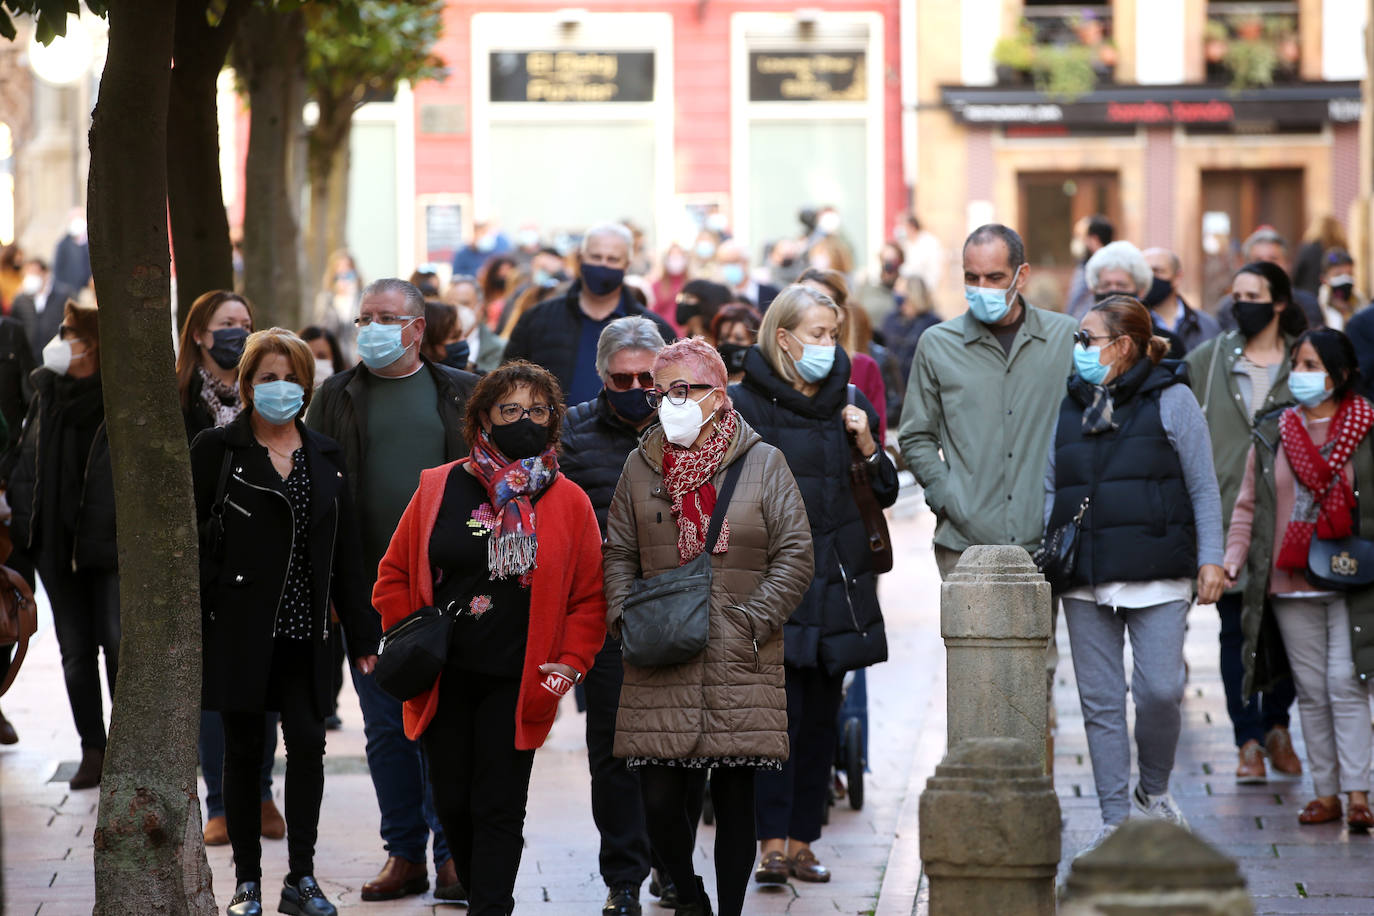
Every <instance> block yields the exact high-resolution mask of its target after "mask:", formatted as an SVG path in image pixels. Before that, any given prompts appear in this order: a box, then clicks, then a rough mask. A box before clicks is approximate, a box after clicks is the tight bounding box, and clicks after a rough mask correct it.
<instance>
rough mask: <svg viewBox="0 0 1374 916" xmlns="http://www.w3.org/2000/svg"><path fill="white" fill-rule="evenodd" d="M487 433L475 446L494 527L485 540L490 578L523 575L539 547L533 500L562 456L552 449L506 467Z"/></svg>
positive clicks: (474, 463)
mask: <svg viewBox="0 0 1374 916" xmlns="http://www.w3.org/2000/svg"><path fill="white" fill-rule="evenodd" d="M507 460H508V459H507V458H506V456H505V455H502V454H501V452H500V450H499V449H497V447H496V445H495V444H494V443H493V442H492V441H491V437H490V436H488V435H487V433H486V431H485V430H484V431H483V432H482V433H480V434H479V435H478V437H477V441H476V442H474V443H473V445H472V469H473V470H474V471H476V472H477V474H476V476H477V479H478V481H480V482H481V484H482V486H484V487H486V488H487V495H488V497H490V499H491V507H492V509H493V510H494V511H495V513H496V527H495V529H494V530H493V531H492V533H491V537H490V539H489V540H488V541H487V569H488V571H489V572H490V573H491V575H492V578H495V579H506V578H509V577H511V576H520V575H524V574H525V573H527V572H529V571H530V570H532V569H534V561H535V556H536V555H537V553H538V548H539V543H538V540H537V539H536V538H535V533H534V502H533V497H535V496H538V495H539V494H540V493H542V492H544V490H546V489H547V488H548V486H549V484H551V483H553V480H554V478H555V477H557V476H558V456H557V455H556V454H555V453H554V447H553V446H549V447H548V448H545V449H544V451H542V452H541V453H539V454H538V455H535V456H534V457H533V458H521V459H520V460H518V461H514V462H510V463H507Z"/></svg>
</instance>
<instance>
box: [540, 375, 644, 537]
mask: <svg viewBox="0 0 1374 916" xmlns="http://www.w3.org/2000/svg"><path fill="white" fill-rule="evenodd" d="M559 443H560V445H561V446H562V454H560V455H559V456H558V469H559V470H560V471H562V472H563V473H564V474H565V475H567V478H568V479H569V480H571V481H572V482H573V483H575V484H577V485H578V486H579V487H581V488H582V489H583V490H585V491H586V493H587V496H588V497H589V498H590V499H591V501H592V508H593V509H594V510H595V511H596V521H597V524H599V525H600V526H601V535H602V537H605V535H606V513H607V512H609V511H610V508H611V497H613V496H615V487H616V484H618V483H619V482H620V472H621V470H623V469H624V467H625V459H626V458H627V457H628V456H629V454H630V452H632V451H634V448H635V446H636V445H638V444H639V431H638V430H636V429H635V428H634V427H633V426H631V425H630V424H628V423H626V422H625V421H624V420H622V419H620V417H618V416H616V413H615V411H613V410H611V405H610V404H609V403H607V401H606V393H605V392H604V391H603V392H602V393H601V394H598V395H597V396H596V397H595V398H593V399H592V400H590V401H585V402H583V403H581V404H578V405H577V406H576V407H574V408H573V409H571V410H569V411H568V415H567V417H566V418H565V419H564V420H563V431H562V433H561V434H560V435H559Z"/></svg>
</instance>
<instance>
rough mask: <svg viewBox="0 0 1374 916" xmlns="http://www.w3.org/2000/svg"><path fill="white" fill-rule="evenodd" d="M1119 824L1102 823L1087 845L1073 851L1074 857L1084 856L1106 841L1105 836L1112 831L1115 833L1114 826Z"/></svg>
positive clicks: (1109, 834)
mask: <svg viewBox="0 0 1374 916" xmlns="http://www.w3.org/2000/svg"><path fill="white" fill-rule="evenodd" d="M1120 826H1121V825H1120V824H1103V825H1102V829H1101V830H1099V831H1097V836H1095V837H1093V838H1092V842H1090V843H1089V844H1088V845H1087V846H1084V847H1083V848H1082V849H1080V850H1078V852H1076V853H1074V858H1075V859H1078V858H1081V857H1082V856H1086V855H1087V854H1088V853H1090V852H1092V851H1093V850H1094V849H1096V848H1097V847H1099V846H1101V845H1102V844H1103V843H1105V842H1107V838H1108V837H1109V836H1111V835H1112V834H1113V833H1115V832H1116V828H1117V827H1120Z"/></svg>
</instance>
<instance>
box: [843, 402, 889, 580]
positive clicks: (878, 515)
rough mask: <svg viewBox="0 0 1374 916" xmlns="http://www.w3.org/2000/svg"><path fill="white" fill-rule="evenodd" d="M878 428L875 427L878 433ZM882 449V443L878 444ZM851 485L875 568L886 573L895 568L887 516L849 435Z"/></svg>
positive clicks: (862, 460)
mask: <svg viewBox="0 0 1374 916" xmlns="http://www.w3.org/2000/svg"><path fill="white" fill-rule="evenodd" d="M854 391H855V388H854V386H853V385H850V386H849V404H850V406H851V407H852V406H853V405H854ZM877 433H878V431H877V430H876V429H875V430H874V431H873V434H874V436H875V437H876V436H877ZM878 448H879V450H880V451H881V449H882V446H881V444H880V445H879V446H878ZM849 488H850V489H851V490H853V491H854V502H855V504H856V505H857V506H858V507H859V517H860V518H862V519H863V523H864V532H865V533H866V534H867V535H868V549H869V550H870V551H871V552H872V563H873V571H874V572H875V573H885V572H891V571H892V538H891V537H890V536H889V535H888V531H887V516H885V515H883V507H882V506H880V505H878V497H877V496H875V495H874V493H873V483H872V481H870V480H869V479H868V461H867V460H866V459H865V458H864V456H863V453H861V452H860V451H859V447H858V445H856V444H855V443H854V438H853V437H852V436H851V437H850V439H849Z"/></svg>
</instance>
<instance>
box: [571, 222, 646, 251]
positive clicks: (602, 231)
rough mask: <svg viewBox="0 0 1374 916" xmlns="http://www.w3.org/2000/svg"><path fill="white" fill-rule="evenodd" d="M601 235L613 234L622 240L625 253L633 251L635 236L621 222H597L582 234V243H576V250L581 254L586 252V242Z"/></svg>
mask: <svg viewBox="0 0 1374 916" xmlns="http://www.w3.org/2000/svg"><path fill="white" fill-rule="evenodd" d="M603 235H613V236H615V237H616V238H618V239H620V240H621V241H622V242H624V243H625V253H626V254H627V255H628V254H633V253H634V250H635V237H634V235H633V233H631V232H630V230H629V229H627V228H626V227H625V225H624V224H623V223H597V224H596V225H595V226H593V227H592V228H590V229H588V230H587V232H586V234H585V235H583V236H582V243H581V244H580V245H578V247H577V250H578V251H579V252H581V253H582V254H586V253H587V245H588V243H590V242H591V240H592V239H594V238H596V237H598V236H603Z"/></svg>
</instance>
